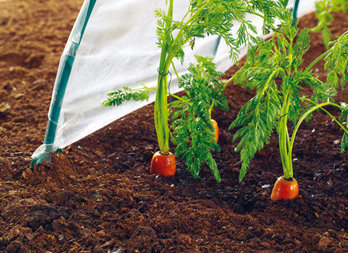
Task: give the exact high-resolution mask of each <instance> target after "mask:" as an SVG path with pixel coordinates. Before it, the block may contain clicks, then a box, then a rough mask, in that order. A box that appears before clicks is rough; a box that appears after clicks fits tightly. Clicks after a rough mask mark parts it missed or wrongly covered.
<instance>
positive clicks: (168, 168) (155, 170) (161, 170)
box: [150, 151, 176, 177]
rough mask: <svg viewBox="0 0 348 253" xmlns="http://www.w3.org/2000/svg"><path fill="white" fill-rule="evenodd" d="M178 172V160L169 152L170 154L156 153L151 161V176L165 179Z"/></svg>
mask: <svg viewBox="0 0 348 253" xmlns="http://www.w3.org/2000/svg"><path fill="white" fill-rule="evenodd" d="M175 172H176V160H175V156H174V155H173V154H172V153H171V152H169V154H167V155H166V154H161V152H159V151H158V152H156V153H155V154H154V155H153V157H152V160H151V168H150V173H151V174H158V175H163V176H165V177H170V176H174V175H175Z"/></svg>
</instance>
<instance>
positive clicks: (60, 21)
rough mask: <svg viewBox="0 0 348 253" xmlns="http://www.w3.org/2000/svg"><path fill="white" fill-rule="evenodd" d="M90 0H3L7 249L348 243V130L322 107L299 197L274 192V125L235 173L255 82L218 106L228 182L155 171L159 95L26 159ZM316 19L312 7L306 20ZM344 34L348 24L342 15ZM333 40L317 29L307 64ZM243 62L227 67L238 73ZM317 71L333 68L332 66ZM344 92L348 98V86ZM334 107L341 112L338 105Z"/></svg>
mask: <svg viewBox="0 0 348 253" xmlns="http://www.w3.org/2000/svg"><path fill="white" fill-rule="evenodd" d="M81 4H82V0H77V1H53V0H46V1H34V0H25V1H24V0H13V1H1V2H0V45H1V47H0V141H1V143H2V146H1V147H0V231H1V232H0V251H1V252H117V253H120V252H347V251H348V239H347V238H348V237H347V232H346V230H347V228H348V227H347V224H348V223H347V199H348V198H347V197H348V192H347V189H348V187H347V177H348V175H347V171H348V170H347V168H348V166H347V164H348V155H347V153H345V154H340V152H339V151H340V144H339V140H340V137H341V135H342V132H341V131H340V130H339V128H338V127H337V126H336V125H335V124H334V122H332V120H330V118H328V117H327V116H325V115H324V114H323V113H320V112H319V113H316V114H315V115H314V118H313V120H312V121H310V122H309V123H306V124H304V125H303V126H302V127H301V129H300V131H299V133H298V137H297V142H296V146H295V153H294V165H295V167H296V170H297V173H298V181H299V185H300V196H299V198H298V199H296V200H294V201H288V202H286V201H280V202H272V201H271V200H270V193H271V189H272V185H273V183H274V181H275V180H276V178H277V177H278V176H281V175H282V171H281V163H280V158H279V152H278V145H277V136H276V135H273V136H272V138H271V140H270V143H269V144H268V145H266V147H265V149H263V150H262V151H260V152H258V153H257V155H256V157H255V159H254V160H253V161H252V163H251V166H250V169H249V173H248V174H247V176H246V178H245V179H244V181H243V182H242V183H241V184H238V173H239V168H240V163H239V162H238V159H239V155H238V153H236V152H234V149H235V147H236V143H233V142H232V136H233V132H229V131H227V128H228V126H229V124H230V123H231V121H232V120H233V119H234V118H235V116H236V113H237V112H238V110H239V108H240V107H241V106H242V104H243V103H244V102H245V101H247V100H248V99H249V98H250V97H251V96H252V95H253V91H250V90H243V89H241V88H240V87H238V86H230V87H228V88H227V90H226V95H227V97H228V99H229V103H230V111H228V112H225V111H219V110H217V111H215V112H214V115H213V117H214V118H215V119H216V120H217V122H218V123H219V127H220V145H221V148H222V150H221V152H220V153H216V154H215V155H214V156H215V158H216V161H217V162H218V165H219V169H220V172H221V176H222V182H221V183H220V184H219V183H217V182H216V181H215V180H214V178H213V176H212V175H211V173H210V171H209V170H208V169H207V168H204V169H203V171H202V172H201V179H199V180H197V179H193V178H192V177H191V175H190V174H189V173H188V172H187V171H186V170H185V166H184V164H183V163H182V162H181V161H180V160H179V161H178V171H177V175H176V176H175V177H172V178H163V177H161V176H155V175H150V174H149V164H150V160H151V157H152V155H153V153H154V152H156V151H157V144H156V137H155V132H154V126H153V123H152V122H153V119H152V118H153V114H152V110H153V105H149V106H147V107H145V108H142V109H140V110H138V111H136V112H135V113H132V114H130V115H128V116H126V117H124V118H122V119H120V120H118V121H116V122H114V123H112V124H111V125H109V126H107V127H105V128H104V129H102V130H100V131H98V132H97V133H95V134H93V135H91V136H88V137H87V138H85V139H83V140H81V141H79V142H77V143H75V144H73V145H71V146H69V147H67V148H66V149H64V150H63V153H62V154H57V155H55V156H54V157H53V163H51V164H47V165H43V166H40V167H39V168H37V169H35V170H34V171H33V172H32V171H30V170H29V169H28V167H29V163H30V161H31V158H30V155H31V154H32V152H33V151H34V150H35V149H36V148H37V147H38V146H39V145H40V144H41V143H42V140H43V138H44V133H45V127H46V122H47V112H48V108H49V102H50V97H51V92H52V87H53V83H54V78H55V74H56V70H57V66H58V62H59V58H60V54H61V53H62V50H63V48H64V45H65V42H66V40H67V38H68V35H69V33H70V30H71V28H72V25H73V23H74V20H75V18H76V15H77V13H78V10H79V8H80V6H81ZM314 25H315V18H314V15H313V14H310V15H307V16H306V17H305V18H303V19H302V21H301V27H312V26H314ZM331 28H332V30H333V33H334V34H335V35H337V34H340V33H342V32H343V31H346V30H348V15H344V14H336V15H335V22H334V23H333V24H332V25H331ZM323 51H324V48H323V45H322V39H321V36H320V34H313V35H312V48H311V50H310V52H309V53H308V54H307V55H306V56H307V57H308V58H306V63H308V62H310V61H311V60H312V59H314V57H316V56H318V55H319V54H320V53H321V52H323ZM235 69H236V68H233V69H232V70H230V71H229V72H228V74H227V76H229V75H230V74H231V73H233V72H234V71H235ZM315 73H316V74H317V75H318V76H320V77H321V78H324V76H325V72H324V71H323V66H319V65H318V66H317V67H316V69H315ZM337 101H345V102H347V101H348V89H345V90H344V91H343V92H340V93H339V95H338V97H337ZM332 112H333V113H334V114H335V115H337V114H338V112H337V111H335V110H332Z"/></svg>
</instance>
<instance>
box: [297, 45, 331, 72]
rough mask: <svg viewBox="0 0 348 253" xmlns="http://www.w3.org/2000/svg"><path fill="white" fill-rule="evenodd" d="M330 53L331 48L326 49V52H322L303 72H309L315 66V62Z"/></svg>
mask: <svg viewBox="0 0 348 253" xmlns="http://www.w3.org/2000/svg"><path fill="white" fill-rule="evenodd" d="M329 53H330V50H328V51H326V52H325V53H323V54H321V55H320V56H318V58H317V59H315V60H314V61H313V62H312V63H311V64H310V65H309V66H308V67H307V68H306V69H305V70H304V72H303V73H307V72H308V71H310V70H311V69H312V68H313V66H314V65H315V64H317V63H318V62H319V61H320V60H321V59H323V58H324V57H325V56H327V55H328V54H329Z"/></svg>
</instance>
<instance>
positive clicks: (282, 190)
mask: <svg viewBox="0 0 348 253" xmlns="http://www.w3.org/2000/svg"><path fill="white" fill-rule="evenodd" d="M298 193H299V188H298V183H297V180H296V179H295V178H290V179H286V178H284V177H279V178H278V179H277V181H276V182H275V184H274V187H273V190H272V194H271V199H272V200H281V199H284V200H291V199H295V198H297V197H298Z"/></svg>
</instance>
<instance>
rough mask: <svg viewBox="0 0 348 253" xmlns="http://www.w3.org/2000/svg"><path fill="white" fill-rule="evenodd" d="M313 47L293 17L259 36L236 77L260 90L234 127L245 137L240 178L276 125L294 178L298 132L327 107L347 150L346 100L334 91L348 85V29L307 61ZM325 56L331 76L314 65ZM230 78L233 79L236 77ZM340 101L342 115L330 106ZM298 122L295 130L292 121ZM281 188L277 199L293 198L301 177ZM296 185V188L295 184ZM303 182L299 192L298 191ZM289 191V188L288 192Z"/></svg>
mask: <svg viewBox="0 0 348 253" xmlns="http://www.w3.org/2000/svg"><path fill="white" fill-rule="evenodd" d="M309 47H310V38H309V35H308V30H307V29H304V30H302V31H300V32H299V30H298V29H297V28H296V26H292V25H291V21H290V19H288V21H286V22H284V23H283V24H282V26H281V29H280V30H279V31H276V32H275V34H274V36H273V37H272V38H271V39H270V40H267V41H261V40H260V41H259V43H258V44H257V45H256V46H255V47H253V48H252V49H251V50H250V51H249V54H248V57H247V60H246V63H245V65H244V66H243V67H242V68H241V69H240V70H239V71H238V72H237V73H236V74H235V75H234V76H233V77H232V78H231V80H230V81H232V80H233V79H234V80H235V82H236V83H239V84H243V85H244V86H247V87H249V88H255V89H256V95H255V96H254V97H253V98H252V99H250V100H249V101H248V102H247V103H246V104H245V105H244V106H243V107H242V108H241V110H240V111H239V113H238V115H237V118H236V119H235V120H234V121H233V122H232V124H231V125H230V129H231V128H235V127H240V128H239V129H238V130H237V132H236V133H235V135H234V140H236V139H238V138H239V139H240V141H239V144H238V146H237V151H239V152H240V158H241V161H242V167H241V171H240V175H239V181H242V179H243V178H244V176H245V173H246V172H247V169H248V167H249V164H250V161H251V159H252V158H253V157H254V155H255V153H256V152H257V151H258V150H261V149H262V148H263V147H264V144H265V143H267V142H268V141H269V138H270V136H271V134H272V133H273V131H274V129H275V130H276V131H277V133H278V136H279V151H280V157H281V162H282V167H283V172H284V176H283V178H282V179H279V180H283V181H284V180H285V181H288V182H291V181H294V180H295V179H293V163H292V153H293V147H294V141H295V137H296V133H297V131H298V129H299V127H300V125H301V123H302V122H303V121H304V120H305V119H309V117H310V115H311V114H312V113H313V112H314V111H316V110H318V109H321V110H323V111H324V112H326V113H327V114H328V115H329V116H330V117H332V118H333V119H334V121H335V122H336V123H337V124H338V125H339V126H340V127H341V128H342V129H343V138H342V142H341V145H342V152H343V151H344V149H345V148H346V145H347V136H348V135H347V134H348V130H347V115H348V106H347V104H346V103H341V104H337V103H335V102H334V101H333V99H332V97H333V96H334V95H335V94H336V89H337V88H338V87H341V88H342V89H343V87H344V86H345V84H346V82H347V77H348V64H347V63H348V34H347V33H345V34H343V35H341V36H340V37H339V38H338V39H337V40H336V41H335V42H334V43H332V45H331V48H330V49H329V50H327V51H326V52H325V53H324V54H322V55H321V56H319V57H318V58H317V59H316V60H314V61H313V62H312V63H311V64H310V65H309V66H308V67H306V68H304V67H302V62H303V60H302V57H303V55H304V54H305V53H306V52H307V50H308V49H309ZM321 60H325V62H326V63H325V68H326V69H327V70H328V75H327V79H326V81H325V82H322V81H320V80H319V79H318V78H316V77H315V76H314V75H313V72H312V68H313V66H314V65H315V64H316V63H318V62H319V61H321ZM230 81H229V82H230ZM303 85H307V86H309V87H310V88H311V89H312V90H313V95H312V96H311V97H309V98H307V97H306V96H301V95H300V92H299V91H300V90H301V89H302V86H303ZM327 106H330V107H337V108H339V109H340V110H341V116H340V119H336V118H335V117H334V116H333V115H332V114H331V113H330V112H328V111H327V110H326V109H325V108H324V107H327ZM289 122H291V123H292V124H293V126H294V130H293V131H292V133H290V132H289V128H288V124H289ZM277 185H278V186H277V188H278V189H274V192H275V191H278V190H279V187H280V188H283V190H279V191H280V193H279V194H276V193H274V194H272V199H278V198H284V199H292V198H295V197H297V195H298V186H297V187H295V186H294V185H297V182H295V183H294V184H288V186H284V184H281V185H282V186H279V184H277ZM290 188H291V189H294V191H295V194H291V191H290V190H289V189H290ZM296 188H297V194H296ZM282 191H289V194H282V193H281V192H282Z"/></svg>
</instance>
